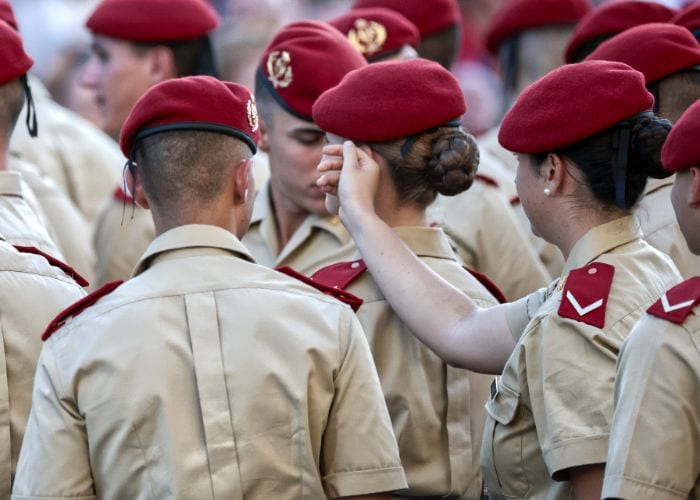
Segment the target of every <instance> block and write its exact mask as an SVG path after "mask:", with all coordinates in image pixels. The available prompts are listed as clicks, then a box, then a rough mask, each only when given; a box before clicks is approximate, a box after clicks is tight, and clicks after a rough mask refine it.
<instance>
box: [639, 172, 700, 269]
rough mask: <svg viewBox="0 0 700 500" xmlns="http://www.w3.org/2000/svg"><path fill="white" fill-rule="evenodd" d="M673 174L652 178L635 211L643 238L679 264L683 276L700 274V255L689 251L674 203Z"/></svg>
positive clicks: (677, 265)
mask: <svg viewBox="0 0 700 500" xmlns="http://www.w3.org/2000/svg"><path fill="white" fill-rule="evenodd" d="M672 185H673V177H669V178H667V179H649V182H648V184H647V188H646V191H645V193H644V197H643V198H642V200H641V201H640V202H639V206H638V207H637V209H636V210H635V213H636V214H637V217H638V218H639V221H640V223H641V224H642V232H643V233H644V239H645V240H646V242H647V243H649V244H650V245H651V246H653V247H654V248H656V249H658V250H660V251H661V252H663V253H665V254H666V255H668V256H669V257H671V259H672V260H673V262H674V263H675V264H676V267H678V270H679V271H680V273H681V276H683V278H685V279H688V278H692V277H693V276H696V275H699V274H700V256H698V255H694V254H693V253H692V252H691V251H690V250H688V245H687V244H686V242H685V238H684V237H683V233H682V232H681V228H680V226H679V225H678V222H677V221H676V214H675V212H674V211H673V205H672V204H671V187H672Z"/></svg>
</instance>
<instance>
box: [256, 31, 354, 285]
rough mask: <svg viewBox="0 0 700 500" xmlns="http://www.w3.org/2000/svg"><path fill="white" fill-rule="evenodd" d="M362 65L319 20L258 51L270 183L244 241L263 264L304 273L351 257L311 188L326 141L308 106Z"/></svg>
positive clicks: (343, 235) (347, 241) (347, 242)
mask: <svg viewBox="0 0 700 500" xmlns="http://www.w3.org/2000/svg"><path fill="white" fill-rule="evenodd" d="M366 65H367V62H366V61H365V59H364V58H363V57H362V54H360V53H359V52H358V51H357V50H356V49H355V47H353V46H352V44H351V43H350V42H349V41H348V40H347V38H345V36H344V35H342V34H341V33H340V32H339V31H338V30H336V29H335V28H333V27H332V26H331V25H329V24H327V23H323V22H318V21H298V22H295V23H291V24H289V25H287V26H284V27H283V28H281V29H280V30H279V31H278V32H277V34H276V35H275V37H274V38H273V39H272V40H271V41H270V43H269V44H268V46H267V47H266V49H265V51H264V52H263V54H262V56H261V58H260V63H259V65H258V68H257V73H256V88H255V97H256V99H257V102H258V109H259V110H260V130H261V134H262V139H261V142H260V149H261V150H262V151H263V152H265V153H267V155H268V160H269V164H270V179H269V181H268V182H266V183H265V184H264V185H263V186H261V188H260V192H259V194H258V197H257V198H256V200H255V210H254V212H253V220H252V221H251V224H250V228H249V229H248V232H247V233H246V235H245V236H244V238H243V244H244V245H245V246H246V247H247V248H248V249H249V250H250V252H251V253H252V254H253V256H254V257H255V259H256V261H257V262H259V263H260V264H263V265H266V266H269V267H280V266H287V267H291V268H293V269H295V270H296V271H298V272H300V273H304V274H308V273H311V272H313V271H315V270H316V269H318V268H320V267H323V266H325V265H328V264H330V263H333V262H337V261H338V260H344V259H347V258H348V257H350V256H351V255H352V254H353V253H354V252H355V247H354V244H353V242H352V238H350V235H349V234H348V233H347V231H345V229H344V228H343V225H342V224H341V223H340V221H339V220H338V218H337V217H335V216H331V215H330V214H329V213H328V211H327V210H326V206H325V204H324V194H323V192H322V191H321V190H319V189H318V187H317V186H316V180H317V179H318V176H319V174H318V171H317V170H316V166H317V165H318V162H319V161H320V160H321V150H322V149H323V146H324V144H325V135H324V132H323V130H321V129H320V128H319V127H318V125H316V124H315V123H314V121H313V117H312V116H311V107H312V106H313V103H314V102H315V101H316V99H317V98H318V96H320V95H321V94H322V93H323V92H324V91H326V90H328V89H329V88H331V87H333V86H335V85H336V84H337V83H338V82H340V80H341V79H342V78H343V77H344V76H345V75H346V74H347V73H348V72H349V71H351V70H353V69H357V68H360V67H363V66H366ZM321 69H322V70H321Z"/></svg>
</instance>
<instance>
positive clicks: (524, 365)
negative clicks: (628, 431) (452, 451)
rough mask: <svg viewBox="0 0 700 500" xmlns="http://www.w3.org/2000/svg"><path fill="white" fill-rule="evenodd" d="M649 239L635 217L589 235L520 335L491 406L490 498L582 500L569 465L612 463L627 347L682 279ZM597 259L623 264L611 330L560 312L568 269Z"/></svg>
mask: <svg viewBox="0 0 700 500" xmlns="http://www.w3.org/2000/svg"><path fill="white" fill-rule="evenodd" d="M641 237H642V234H641V231H640V229H639V224H638V222H637V221H636V219H635V218H634V217H623V218H621V219H618V220H615V221H613V222H609V223H607V224H603V225H601V226H598V227H596V228H594V229H592V230H591V231H589V232H588V233H587V234H586V235H584V236H583V238H581V240H579V242H578V243H577V244H576V245H575V247H574V249H573V250H572V252H571V255H570V256H569V259H568V260H567V263H566V267H565V269H564V276H563V278H562V279H561V280H560V282H559V285H558V286H557V288H556V289H555V291H554V292H553V293H552V294H551V295H550V296H549V298H548V299H547V300H546V301H545V302H544V304H543V305H542V306H541V307H540V308H539V310H538V311H537V313H536V314H535V315H534V317H533V318H532V320H531V321H530V322H529V324H528V325H527V327H526V329H525V331H524V332H513V334H514V336H515V337H516V339H518V342H517V345H516V347H515V349H514V351H513V353H512V354H511V356H510V358H509V359H508V361H507V363H506V366H505V368H504V371H503V375H502V376H501V377H500V378H498V379H497V390H496V391H494V392H495V394H494V396H493V397H492V398H491V399H490V400H489V401H488V403H487V404H486V411H487V417H486V426H485V430H484V443H483V446H482V456H481V464H482V471H483V473H484V482H485V485H486V487H487V488H488V491H489V494H490V497H491V499H494V500H495V499H505V498H531V499H569V498H574V496H573V491H572V487H571V483H570V482H569V481H568V474H567V471H566V469H568V468H570V467H576V466H581V465H587V464H602V463H605V460H606V454H607V447H608V435H609V432H610V425H611V423H612V415H613V391H614V381H615V362H616V359H617V354H618V352H619V350H620V346H621V344H622V341H623V340H624V339H625V337H626V336H627V334H628V333H629V331H630V330H631V329H632V327H633V326H634V324H635V322H636V321H637V320H638V319H639V318H640V317H641V316H642V315H643V314H644V312H645V311H646V309H647V308H648V307H649V306H650V305H651V304H652V303H653V302H654V301H655V300H656V299H657V298H658V296H659V295H660V294H661V293H663V292H664V291H665V290H667V289H668V288H670V287H671V286H672V285H674V284H676V283H678V282H679V281H680V279H681V278H680V275H679V274H678V271H677V270H676V268H675V266H673V263H672V262H671V260H670V259H669V258H668V257H667V256H665V255H663V254H661V253H660V252H658V251H657V250H655V249H654V248H652V247H650V246H649V245H648V244H647V243H645V242H644V241H643V240H642V239H641ZM592 262H599V263H606V264H610V265H612V266H614V267H615V274H614V278H613V282H612V288H611V290H610V294H609V296H608V302H607V307H606V314H605V327H604V328H603V329H598V328H596V327H593V326H590V325H588V324H586V323H583V322H579V321H575V320H572V319H567V318H562V317H561V316H559V314H558V309H559V305H560V303H561V301H562V300H568V299H562V289H563V287H564V286H565V281H566V277H567V275H568V273H569V272H570V271H571V270H573V269H578V268H580V267H583V266H585V265H587V264H589V263H592ZM537 293H539V292H537ZM536 300H539V299H536ZM521 304H522V303H521ZM587 305H588V304H585V305H584V306H587ZM511 312H512V311H511ZM516 323H517V321H514V322H513V321H511V322H510V324H516Z"/></svg>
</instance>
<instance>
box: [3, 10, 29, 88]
mask: <svg viewBox="0 0 700 500" xmlns="http://www.w3.org/2000/svg"><path fill="white" fill-rule="evenodd" d="M32 64H34V61H33V60H32V58H31V57H29V56H28V55H27V53H26V52H24V45H23V44H22V39H21V38H20V36H19V33H17V32H16V31H15V30H14V29H12V28H11V27H10V25H9V24H7V23H0V85H3V84H5V83H7V82H11V81H12V80H16V79H18V78H19V77H20V76H22V75H24V74H26V73H27V71H29V68H31V67H32Z"/></svg>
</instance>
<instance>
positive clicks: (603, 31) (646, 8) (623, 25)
mask: <svg viewBox="0 0 700 500" xmlns="http://www.w3.org/2000/svg"><path fill="white" fill-rule="evenodd" d="M675 13H676V11H675V10H673V9H670V8H668V7H666V6H665V5H661V4H660V3H656V2H642V1H641V0H631V1H622V2H613V3H608V4H603V5H601V6H600V7H596V8H595V9H593V10H592V11H590V12H589V13H588V14H586V15H585V16H584V18H583V19H581V21H580V22H579V23H578V24H577V25H576V29H574V34H573V35H572V37H571V41H569V44H568V45H567V47H566V51H565V53H564V59H565V60H566V62H567V63H572V62H575V60H576V53H577V52H578V51H579V49H580V48H581V47H583V45H585V44H586V43H587V42H589V41H591V40H594V39H596V38H599V37H602V36H607V37H611V36H613V35H617V34H618V33H622V32H623V31H625V30H626V29H629V28H632V27H634V26H639V25H640V24H646V23H666V22H669V21H670V20H671V18H672V17H673V15H674V14H675Z"/></svg>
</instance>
